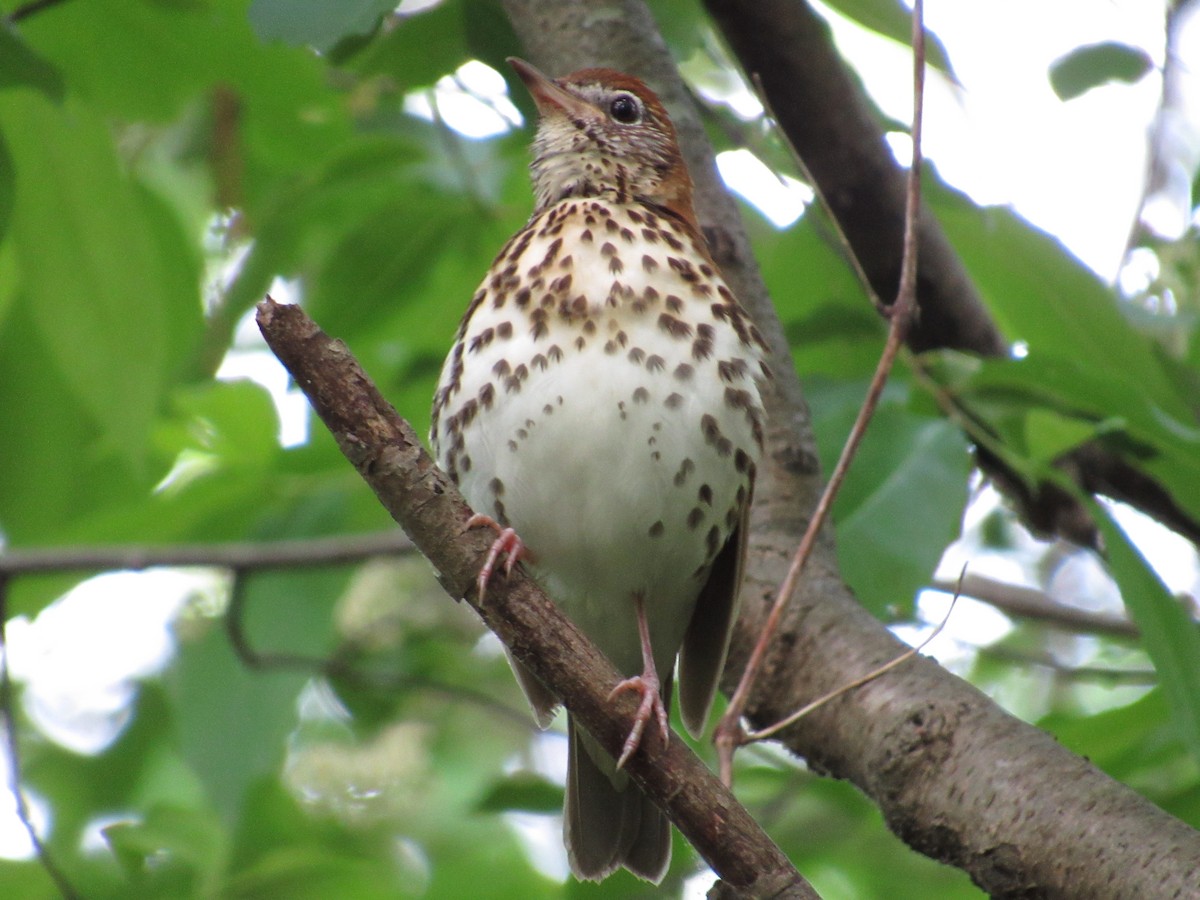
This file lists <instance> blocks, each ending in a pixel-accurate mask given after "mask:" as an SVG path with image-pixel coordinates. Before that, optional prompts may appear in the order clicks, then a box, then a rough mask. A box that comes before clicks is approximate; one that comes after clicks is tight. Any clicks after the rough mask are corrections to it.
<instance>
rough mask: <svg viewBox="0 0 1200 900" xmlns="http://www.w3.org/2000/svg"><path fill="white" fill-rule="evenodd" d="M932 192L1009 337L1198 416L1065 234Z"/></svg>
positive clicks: (1173, 412) (1178, 414) (1185, 415)
mask: <svg viewBox="0 0 1200 900" xmlns="http://www.w3.org/2000/svg"><path fill="white" fill-rule="evenodd" d="M932 193H933V197H932V200H933V202H934V206H935V209H936V210H937V214H938V218H939V219H940V220H941V221H942V224H943V225H944V226H945V228H946V230H947V232H948V234H949V236H950V238H951V240H952V242H953V243H954V246H955V249H957V250H958V251H959V253H960V254H961V255H962V257H963V261H964V262H965V263H966V265H967V269H968V270H969V272H970V274H971V276H972V278H973V279H974V280H975V283H976V285H977V286H978V288H979V290H980V292H981V293H982V294H983V296H984V299H985V300H986V301H987V304H988V308H989V310H990V311H991V313H992V315H993V316H994V317H995V318H996V321H997V324H998V325H999V326H1000V328H1001V329H1002V330H1003V331H1004V334H1005V336H1006V337H1007V338H1008V339H1009V340H1011V341H1021V342H1024V343H1025V344H1026V345H1027V346H1028V353H1029V356H1030V357H1033V356H1038V357H1041V358H1044V359H1051V360H1057V361H1062V362H1065V363H1068V364H1074V366H1075V367H1076V369H1077V371H1078V372H1079V373H1082V374H1085V375H1086V376H1087V377H1089V378H1093V379H1098V378H1100V377H1102V376H1104V377H1107V378H1108V379H1109V380H1112V379H1114V378H1119V379H1121V380H1123V381H1124V382H1125V384H1126V385H1127V386H1128V388H1127V390H1136V392H1137V393H1139V394H1140V395H1141V396H1142V397H1143V398H1144V400H1145V401H1148V402H1149V403H1151V404H1155V405H1157V406H1158V407H1159V408H1160V409H1161V410H1163V411H1164V412H1165V413H1166V414H1167V415H1169V416H1172V417H1174V418H1177V419H1179V420H1180V421H1190V420H1191V419H1192V410H1191V406H1190V401H1189V398H1187V397H1186V396H1183V395H1181V393H1180V391H1179V389H1178V387H1177V385H1176V382H1175V379H1174V378H1173V377H1171V375H1170V374H1169V373H1168V372H1167V371H1166V370H1165V369H1164V367H1163V365H1162V364H1161V362H1160V361H1159V358H1158V356H1157V354H1156V352H1155V351H1154V349H1153V348H1152V346H1151V344H1150V342H1149V341H1148V340H1147V339H1146V338H1145V337H1143V336H1142V335H1140V334H1138V333H1137V332H1136V331H1135V330H1134V329H1133V328H1132V327H1131V326H1130V324H1129V322H1128V321H1127V320H1126V318H1125V316H1124V315H1123V314H1122V312H1121V309H1120V307H1119V305H1118V303H1117V300H1116V297H1115V295H1114V294H1113V292H1112V290H1111V289H1110V288H1108V287H1107V286H1105V285H1104V284H1102V283H1101V282H1100V280H1099V279H1098V278H1097V277H1096V276H1095V275H1094V274H1093V273H1091V272H1089V271H1088V270H1087V269H1085V268H1084V267H1083V265H1082V264H1081V263H1080V262H1079V261H1078V260H1076V259H1074V258H1073V257H1072V256H1071V255H1070V254H1069V253H1068V252H1067V251H1066V250H1065V249H1064V248H1063V246H1062V245H1061V244H1060V243H1059V242H1058V241H1056V240H1055V239H1053V238H1051V237H1050V236H1048V235H1046V234H1044V233H1042V232H1040V231H1038V230H1036V229H1035V228H1033V227H1032V226H1031V225H1029V224H1028V223H1026V222H1023V221H1022V220H1020V219H1019V218H1018V217H1017V216H1016V215H1015V214H1014V213H1012V212H1011V211H1009V210H1006V209H1000V208H989V209H979V208H977V207H975V206H974V205H972V204H969V203H968V202H967V201H965V200H964V199H962V198H961V197H957V196H951V195H950V194H948V193H947V192H946V191H936V190H935V191H933V192H932ZM1018 259H1019V260H1020V261H1021V264H1020V265H1013V264H1012V261H1013V260H1018Z"/></svg>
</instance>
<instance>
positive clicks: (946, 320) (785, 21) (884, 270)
mask: <svg viewBox="0 0 1200 900" xmlns="http://www.w3.org/2000/svg"><path fill="white" fill-rule="evenodd" d="M705 6H706V7H707V8H708V10H709V12H710V13H711V14H712V16H713V19H714V21H715V23H716V24H717V26H718V27H719V28H720V30H721V32H722V33H723V34H724V36H725V38H726V40H728V42H729V45H730V47H731V48H732V50H733V52H734V54H735V55H736V56H737V58H738V60H739V62H740V63H741V65H742V68H743V69H744V70H745V71H746V72H748V73H754V74H756V75H757V76H758V77H759V79H761V82H762V85H763V90H764V91H765V93H766V95H767V99H768V101H769V102H770V104H771V107H772V109H773V110H774V111H775V114H776V115H777V116H778V118H779V125H780V127H781V128H782V129H783V131H784V133H785V134H786V135H787V137H788V140H789V141H791V143H792V145H793V146H795V148H796V150H797V152H798V153H799V154H800V157H801V159H803V160H804V163H805V166H806V167H807V168H808V169H809V171H810V172H811V173H812V176H813V178H814V180H815V181H816V182H817V186H818V187H819V188H820V190H821V194H822V197H823V198H824V199H825V201H826V202H827V203H828V204H829V207H830V212H831V213H832V214H833V215H834V216H835V217H836V219H837V220H838V223H839V224H840V225H841V227H842V229H843V231H844V232H845V234H846V237H847V239H848V241H849V243H850V246H851V247H852V248H853V249H854V253H855V256H856V257H857V258H858V260H859V261H860V263H861V264H862V266H863V269H864V271H865V272H866V274H867V277H868V279H869V280H870V282H871V284H872V286H873V287H874V289H875V292H876V293H877V294H878V295H879V297H881V298H882V299H883V301H884V302H890V300H891V298H892V297H894V296H895V294H896V285H897V283H898V281H899V273H900V257H901V246H902V235H903V223H904V176H903V172H901V171H900V169H899V168H898V167H897V165H896V161H895V159H894V158H893V157H892V154H891V152H890V151H889V150H888V148H887V145H886V144H885V142H884V136H883V128H882V126H881V125H880V123H879V121H878V119H877V118H876V117H875V115H874V114H873V112H872V109H871V107H870V106H869V104H868V103H867V101H866V99H865V98H864V96H863V93H862V89H861V87H860V86H859V84H858V82H857V81H856V80H855V79H854V77H853V76H852V75H851V73H850V72H849V70H848V69H847V67H846V65H845V63H844V62H843V61H842V59H841V57H840V56H839V55H838V52H837V49H836V48H835V47H834V45H833V41H832V39H831V38H830V34H829V28H828V26H827V25H826V24H825V22H824V21H823V20H822V19H821V18H820V17H819V16H817V15H816V13H814V12H813V10H812V8H811V7H809V6H808V4H807V3H805V2H803V0H705ZM920 241H921V243H920V258H921V267H920V274H919V277H918V285H917V296H918V301H919V306H920V310H921V312H920V316H919V318H918V320H917V323H916V326H915V327H914V328H913V329H912V331H911V332H910V334H909V346H910V347H911V348H912V349H913V350H914V351H916V352H920V351H922V350H931V349H940V348H953V349H957V350H965V351H968V352H971V353H978V354H980V355H981V356H1004V355H1006V353H1007V342H1006V341H1005V339H1004V336H1003V335H1002V334H1001V333H1000V331H999V329H998V328H997V327H996V325H995V324H994V322H993V321H992V319H991V317H990V316H989V315H988V312H987V309H986V307H985V306H984V304H983V301H982V299H981V298H980V296H979V293H978V291H977V290H976V289H975V287H974V285H973V284H972V283H971V280H970V277H969V275H968V273H967V272H966V270H965V268H964V267H963V264H962V262H961V260H960V259H959V258H958V256H957V254H956V253H955V251H954V248H953V247H952V246H951V244H950V242H949V240H947V238H946V235H945V233H944V232H943V231H942V230H941V228H940V226H939V225H938V223H937V220H936V219H935V218H934V217H933V215H932V214H930V213H929V211H928V210H924V211H923V214H922V217H921V229H920ZM977 460H978V462H979V465H980V467H981V468H982V469H983V470H984V471H985V472H986V473H987V474H988V475H989V476H991V477H992V478H993V479H994V480H995V482H996V483H997V485H998V486H999V487H1000V488H1001V489H1002V490H1003V491H1004V493H1005V494H1006V495H1007V496H1008V497H1009V498H1010V499H1011V500H1012V501H1013V502H1014V503H1015V504H1016V506H1017V509H1018V511H1019V512H1020V513H1021V516H1022V518H1023V519H1024V521H1025V522H1026V523H1027V524H1028V525H1029V526H1030V527H1031V528H1032V529H1033V530H1034V531H1036V532H1038V533H1041V534H1050V535H1060V536H1062V537H1065V538H1067V539H1068V540H1071V541H1074V542H1075V543H1077V544H1081V545H1084V546H1088V545H1094V544H1095V543H1096V542H1097V538H1096V534H1095V526H1094V525H1093V523H1092V522H1091V519H1090V517H1089V516H1088V514H1087V513H1086V511H1085V510H1084V509H1083V508H1082V507H1081V506H1080V505H1079V503H1078V502H1077V501H1076V500H1075V499H1074V498H1072V497H1071V496H1070V495H1069V494H1067V493H1066V492H1065V491H1063V490H1062V489H1061V488H1059V487H1057V486H1055V485H1053V484H1050V483H1043V484H1041V485H1038V486H1036V487H1032V488H1031V487H1030V486H1029V485H1027V484H1026V483H1025V482H1024V481H1023V480H1022V479H1021V478H1020V477H1018V476H1017V475H1016V474H1014V473H1013V472H1011V471H1010V470H1009V469H1008V468H1007V467H1006V466H1005V465H1004V464H1003V462H1002V461H1001V460H1000V459H998V458H997V457H995V456H994V455H993V454H991V453H989V452H988V451H987V450H986V449H985V448H982V447H980V448H977ZM1061 467H1062V468H1063V469H1064V471H1066V472H1067V473H1068V474H1069V475H1070V476H1071V477H1072V478H1073V479H1074V480H1075V481H1076V482H1077V483H1078V484H1079V485H1080V486H1081V487H1082V488H1083V489H1084V490H1086V491H1088V492H1089V493H1098V494H1104V495H1106V496H1109V497H1113V498H1114V499H1117V500H1121V501H1123V502H1125V503H1128V504H1129V505H1131V506H1133V507H1135V508H1137V509H1140V510H1142V511H1143V512H1145V513H1146V514H1147V515H1149V516H1151V517H1153V518H1155V519H1157V520H1158V521H1160V522H1162V523H1163V524H1164V525H1166V526H1167V527H1168V528H1171V529H1172V530H1174V531H1177V532H1178V533H1179V534H1181V535H1183V536H1184V537H1186V538H1188V539H1189V540H1191V541H1192V542H1194V543H1197V544H1200V522H1197V521H1196V520H1195V518H1194V517H1192V516H1191V515H1189V514H1188V513H1187V511H1186V510H1184V509H1183V508H1182V507H1180V506H1179V505H1178V504H1177V503H1176V502H1175V501H1174V499H1173V498H1172V497H1171V495H1170V493H1169V492H1167V491H1165V490H1164V489H1163V488H1162V486H1161V485H1159V484H1158V483H1157V482H1155V481H1154V480H1153V479H1152V478H1149V477H1148V476H1146V475H1145V473H1143V472H1140V471H1139V470H1138V469H1136V468H1135V467H1133V466H1131V465H1129V463H1127V462H1126V461H1125V460H1123V459H1121V458H1120V457H1118V456H1116V455H1114V454H1113V453H1111V452H1109V451H1108V450H1107V449H1105V448H1104V447H1102V446H1101V445H1099V444H1097V443H1092V444H1088V445H1086V446H1084V447H1083V448H1081V449H1080V450H1078V451H1077V452H1075V453H1072V454H1070V455H1069V456H1067V457H1066V458H1065V459H1064V460H1063V461H1062V466H1061Z"/></svg>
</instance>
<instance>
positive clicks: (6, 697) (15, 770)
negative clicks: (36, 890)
mask: <svg viewBox="0 0 1200 900" xmlns="http://www.w3.org/2000/svg"><path fill="white" fill-rule="evenodd" d="M7 626H8V577H7V576H6V575H4V574H3V573H0V717H2V718H3V722H4V738H5V747H4V749H5V751H6V752H7V754H8V779H9V785H10V787H9V789H10V790H11V791H12V795H13V800H14V802H15V803H16V807H17V818H18V819H20V820H21V825H23V826H24V828H25V833H26V834H28V835H29V841H30V843H31V844H32V845H33V851H34V853H35V854H36V855H37V858H38V861H39V862H40V863H41V864H42V868H43V869H45V870H46V874H47V875H49V876H50V880H51V881H53V882H54V886H55V887H57V888H58V892H59V893H60V894H61V895H62V896H63V897H64V898H66V900H78V898H80V897H81V896H82V895H81V894H80V893H79V892H78V891H77V890H75V887H74V885H72V884H71V882H70V881H69V880H68V878H67V876H66V875H65V874H63V872H62V870H61V869H59V867H58V866H57V864H55V862H54V859H53V858H52V857H51V855H50V851H49V849H48V848H47V847H46V845H45V844H44V843H42V839H41V837H40V836H39V835H38V832H37V827H36V826H35V825H34V823H33V817H32V816H31V815H30V812H29V803H28V801H26V799H25V790H24V789H23V788H22V787H21V747H20V742H19V741H18V740H17V717H16V713H15V712H14V710H13V685H12V673H11V672H10V671H9V667H8V660H9V646H8V631H7Z"/></svg>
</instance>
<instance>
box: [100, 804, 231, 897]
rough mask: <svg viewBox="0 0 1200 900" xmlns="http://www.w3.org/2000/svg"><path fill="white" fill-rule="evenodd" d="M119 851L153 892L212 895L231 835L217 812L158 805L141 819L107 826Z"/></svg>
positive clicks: (115, 850) (123, 861) (135, 876)
mask: <svg viewBox="0 0 1200 900" xmlns="http://www.w3.org/2000/svg"><path fill="white" fill-rule="evenodd" d="M104 837H105V838H106V839H107V841H108V843H109V846H110V847H111V848H112V850H113V853H115V854H116V857H117V859H118V860H120V862H121V864H122V866H124V868H125V870H126V871H127V872H128V873H129V875H130V876H131V878H132V880H133V881H134V883H135V884H137V885H138V887H139V889H140V891H143V892H146V894H147V895H150V894H153V895H155V896H160V897H161V896H169V895H171V894H178V895H184V896H211V895H212V889H213V887H214V886H215V884H216V882H217V878H218V876H219V873H220V869H221V868H222V865H223V862H224V855H225V852H226V840H227V839H226V834H225V831H224V830H223V829H222V828H221V825H220V823H219V822H218V821H217V820H216V818H215V817H214V816H213V815H212V813H208V812H204V811H201V810H197V809H192V808H187V807H175V806H168V805H162V804H159V805H154V806H151V807H150V808H149V810H147V812H146V816H145V818H144V819H143V820H142V821H140V822H133V823H121V824H117V825H110V826H109V827H108V828H105V829H104Z"/></svg>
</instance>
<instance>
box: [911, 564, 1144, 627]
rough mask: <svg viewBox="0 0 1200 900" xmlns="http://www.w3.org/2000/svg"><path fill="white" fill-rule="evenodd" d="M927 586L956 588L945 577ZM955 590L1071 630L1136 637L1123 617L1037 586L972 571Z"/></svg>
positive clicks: (948, 589)
mask: <svg viewBox="0 0 1200 900" xmlns="http://www.w3.org/2000/svg"><path fill="white" fill-rule="evenodd" d="M929 586H930V587H931V588H933V589H934V590H938V591H944V592H946V593H952V592H954V591H955V589H956V587H955V584H954V583H953V582H951V581H949V580H939V579H934V580H933V581H932V582H930V585H929ZM958 590H959V593H960V594H961V595H962V596H964V597H971V598H973V599H975V600H979V601H981V602H983V603H987V604H988V605H989V606H994V607H995V608H996V609H998V610H1000V611H1001V612H1003V613H1006V614H1008V615H1011V616H1018V617H1020V618H1022V619H1034V620H1036V621H1039V622H1045V623H1047V624H1049V625H1055V626H1057V627H1059V628H1066V629H1069V630H1071V631H1081V632H1085V633H1087V634H1103V635H1107V636H1109V637H1116V638H1136V637H1137V636H1138V635H1139V634H1140V632H1139V631H1138V627H1137V626H1136V625H1134V624H1133V623H1132V622H1131V621H1129V620H1128V619H1127V618H1125V617H1124V616H1116V615H1111V614H1109V613H1099V612H1093V611H1091V610H1088V609H1079V608H1078V607H1074V606H1068V605H1067V604H1065V603H1059V602H1058V601H1056V600H1055V599H1054V598H1053V597H1051V596H1049V595H1048V594H1046V592H1045V591H1040V590H1038V589H1037V588H1031V587H1024V586H1022V585H1018V584H1007V583H1005V582H1002V581H996V580H995V579H992V578H987V577H986V576H983V575H975V574H972V575H968V576H967V577H966V578H965V579H963V581H962V584H961V587H960V588H959V589H958Z"/></svg>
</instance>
